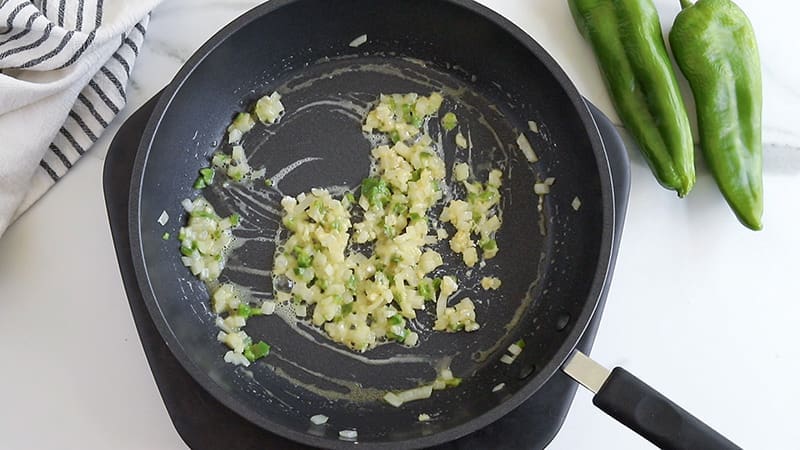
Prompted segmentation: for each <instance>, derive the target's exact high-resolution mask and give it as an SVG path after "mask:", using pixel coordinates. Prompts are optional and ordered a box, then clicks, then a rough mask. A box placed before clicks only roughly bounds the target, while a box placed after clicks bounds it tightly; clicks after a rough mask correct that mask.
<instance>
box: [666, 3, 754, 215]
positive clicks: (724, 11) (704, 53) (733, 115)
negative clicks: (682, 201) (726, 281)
mask: <svg viewBox="0 0 800 450" xmlns="http://www.w3.org/2000/svg"><path fill="white" fill-rule="evenodd" d="M681 5H682V6H683V10H682V11H681V12H680V13H679V14H678V17H677V18H676V19H675V24H674V25H673V27H672V31H671V32H670V35H669V41H670V45H671V46H672V52H673V53H674V54H675V60H676V61H677V63H678V66H679V67H680V68H681V71H683V74H684V75H685V76H686V79H687V80H689V84H690V85H691V87H692V92H693V93H694V98H695V103H697V122H698V126H699V128H700V145H701V147H702V150H703V156H704V157H705V159H706V162H707V163H708V167H709V169H710V170H711V173H712V174H713V175H714V179H715V180H716V181H717V185H718V186H719V189H720V191H722V194H723V195H724V196H725V199H726V200H727V201H728V204H729V205H730V206H731V208H732V209H733V211H734V212H735V213H736V216H737V217H738V218H739V221H740V222H742V223H743V224H744V225H745V226H747V227H748V228H751V229H753V230H760V229H761V227H762V224H761V215H762V213H763V210H764V200H763V197H764V194H763V182H762V156H761V152H762V149H761V107H762V106H761V105H762V100H761V63H760V61H759V55H758V46H757V45H756V37H755V33H754V32H753V27H752V25H751V24H750V21H749V20H748V19H747V16H746V15H745V14H744V12H743V11H742V10H741V9H739V7H738V6H736V5H735V4H734V3H733V2H731V1H730V0H699V1H698V2H697V3H695V4H694V5H692V2H691V1H689V0H681Z"/></svg>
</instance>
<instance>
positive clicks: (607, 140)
mask: <svg viewBox="0 0 800 450" xmlns="http://www.w3.org/2000/svg"><path fill="white" fill-rule="evenodd" d="M157 99H158V96H156V97H154V98H153V99H151V100H150V101H149V102H147V103H146V104H145V105H144V106H142V107H141V108H140V109H139V110H138V111H136V112H135V113H134V114H133V115H132V116H131V117H130V118H129V119H128V120H127V121H126V122H125V124H124V125H123V126H122V128H120V130H119V132H118V133H117V135H116V136H115V137H114V140H113V142H112V143H111V147H110V148H109V150H108V155H107V156H106V161H105V167H104V171H103V189H104V193H105V199H106V208H107V209H108V218H109V222H110V225H111V232H112V236H113V240H114V246H115V248H116V253H117V260H118V262H119V267H120V272H121V273H122V281H123V284H124V286H125V291H126V292H127V294H128V303H129V304H130V308H131V313H132V315H133V320H134V322H135V323H136V329H137V331H138V333H139V338H140V339H141V342H142V346H143V347H144V351H145V355H146V356H147V362H148V363H149V365H150V370H151V371H152V373H153V377H154V378H155V381H156V384H157V385H158V390H159V392H160V393H161V398H162V399H163V400H164V405H165V406H166V407H167V411H168V413H169V416H170V418H171V419H172V423H173V424H174V425H175V429H176V430H177V431H178V434H179V435H180V436H181V438H182V439H183V440H184V441H185V442H186V444H187V445H188V446H189V447H191V448H192V449H196V450H206V449H208V450H216V449H222V448H225V449H231V450H238V449H242V450H249V449H265V448H269V449H272V448H275V449H305V448H308V447H306V446H304V445H300V444H297V443H294V442H292V441H288V440H286V439H284V438H282V437H280V436H277V435H274V434H271V433H269V432H267V431H264V430H263V429H261V428H259V427H257V426H256V425H253V424H252V423H250V422H248V421H246V420H245V419H243V418H242V417H240V416H239V415H237V414H236V413H234V412H233V411H231V410H229V409H228V408H226V407H225V406H224V405H222V404H221V403H220V402H218V401H217V400H216V399H215V398H214V397H212V396H211V394H209V393H208V392H206V391H205V390H204V389H203V388H202V387H201V386H200V385H199V384H198V383H197V382H196V381H195V380H194V379H193V378H192V377H191V376H190V375H189V374H188V373H187V372H186V371H185V370H184V369H183V367H182V366H181V365H180V363H179V362H178V360H177V359H175V357H174V356H173V355H172V353H171V352H170V350H169V348H167V345H166V343H165V342H164V340H163V339H162V338H161V336H160V335H159V333H158V331H157V330H156V327H155V325H154V324H153V322H152V320H151V319H150V315H149V314H148V312H147V308H146V307H145V304H144V301H143V299H142V296H141V293H140V291H139V287H138V285H137V282H136V278H135V274H134V270H133V262H132V259H131V246H130V238H129V235H128V195H129V188H130V178H131V170H132V167H133V161H134V158H135V156H136V150H137V148H138V146H139V141H140V138H141V135H142V131H143V130H144V127H145V125H146V124H147V120H148V119H149V117H150V113H151V112H152V110H153V107H154V106H155V103H156V101H157ZM587 104H588V105H589V108H590V110H591V111H592V114H593V116H594V118H595V121H596V122H597V127H598V129H599V130H600V134H601V135H602V138H603V142H604V145H605V148H606V153H607V155H608V159H609V162H610V164H611V169H612V176H613V181H614V186H615V191H616V192H615V193H616V195H617V197H616V199H615V209H616V211H617V217H618V218H619V220H618V222H617V224H618V225H617V233H616V241H615V243H614V251H613V254H612V266H611V267H612V271H613V266H614V264H613V263H614V260H616V253H617V249H618V247H619V238H620V236H621V233H622V226H623V223H624V219H625V212H626V209H627V203H628V187H629V185H630V173H629V170H630V168H629V161H628V156H627V152H626V150H625V146H624V145H623V143H622V140H621V139H620V137H619V135H618V134H617V132H616V130H615V128H614V126H613V125H612V124H611V122H610V121H609V120H608V118H607V117H605V115H603V113H601V112H600V111H599V110H598V109H597V108H595V107H594V106H593V105H591V104H589V103H588V102H587ZM612 271H609V277H610V276H611V274H612ZM609 281H610V280H609ZM606 294H607V292H603V294H602V298H601V299H600V303H599V304H598V309H597V312H596V314H595V316H594V319H593V320H592V322H591V323H590V324H589V327H588V329H587V331H586V333H585V335H584V337H583V339H582V340H581V341H580V342H579V343H578V346H577V348H578V349H579V350H581V351H582V352H584V353H586V354H588V353H589V352H590V351H591V347H592V343H593V342H594V337H595V334H596V333H597V327H598V325H599V323H600V317H601V314H602V311H603V306H604V305H605V301H606ZM576 388H577V384H576V383H575V382H573V381H572V380H571V379H570V378H568V377H567V376H566V375H564V374H563V373H561V372H557V373H556V374H555V375H554V376H553V378H552V379H550V381H548V382H547V384H545V385H544V386H543V387H542V388H541V389H540V390H539V391H537V392H536V394H534V395H533V396H532V397H531V398H530V399H528V400H527V401H526V402H525V403H523V404H522V405H520V406H519V407H518V408H517V409H516V410H514V411H512V412H511V413H509V414H507V415H506V416H504V417H503V418H502V419H500V420H498V421H496V422H495V423H493V424H491V425H489V426H487V427H486V428H483V429H481V430H478V431H476V432H474V433H472V434H470V435H467V436H465V437H463V438H461V439H458V440H456V441H453V442H450V443H447V444H444V445H441V446H438V447H436V448H437V449H442V450H450V449H487V448H503V449H540V448H544V447H545V446H546V445H547V444H548V443H550V441H552V439H553V438H554V437H555V435H556V433H558V430H559V429H560V428H561V425H562V423H563V422H564V419H565V418H566V415H567V411H568V410H569V407H570V405H571V404H572V398H573V397H574V395H575V390H576ZM221 430H224V432H221Z"/></svg>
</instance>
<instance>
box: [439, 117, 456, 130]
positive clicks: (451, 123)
mask: <svg viewBox="0 0 800 450" xmlns="http://www.w3.org/2000/svg"><path fill="white" fill-rule="evenodd" d="M456 125H458V117H456V115H455V114H453V113H452V112H449V113H447V114H445V115H444V117H442V127H443V128H444V129H445V130H447V131H452V130H453V128H455V127H456Z"/></svg>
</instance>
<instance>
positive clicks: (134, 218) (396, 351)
mask: <svg viewBox="0 0 800 450" xmlns="http://www.w3.org/2000/svg"><path fill="white" fill-rule="evenodd" d="M362 34H366V35H367V37H368V40H367V42H366V43H365V44H363V45H362V46H359V47H352V46H350V45H349V44H350V42H351V41H352V40H353V39H354V38H356V37H358V36H360V35H362ZM276 89H277V90H278V91H279V92H281V93H282V94H283V95H284V104H285V105H286V108H287V115H286V116H284V117H283V119H282V120H281V122H280V124H279V125H277V126H273V127H269V128H266V127H263V126H259V127H257V128H256V129H255V130H254V131H253V132H251V133H250V134H249V135H248V137H247V138H246V140H245V142H244V145H245V148H246V149H247V152H248V156H249V157H250V161H251V164H253V165H254V166H256V167H262V166H263V167H266V168H267V171H268V175H270V176H272V175H275V174H276V173H280V174H281V175H285V176H282V177H279V178H280V179H281V181H280V182H279V183H277V185H276V186H274V187H272V188H267V187H266V186H264V185H260V184H259V185H253V186H239V185H235V184H234V185H230V186H224V185H222V184H221V183H215V185H214V186H213V187H212V188H209V189H206V190H204V191H203V192H202V194H203V195H205V196H206V197H207V198H208V199H209V200H210V201H212V203H213V204H215V206H216V208H217V210H218V211H219V212H220V213H222V214H229V213H232V212H238V213H240V214H241V215H242V217H243V225H242V227H241V228H240V229H239V230H237V232H236V234H237V236H238V237H239V242H240V243H243V245H242V246H241V247H239V248H237V249H236V250H234V252H233V254H232V256H231V260H230V262H229V266H228V269H227V271H226V272H225V273H224V275H223V279H224V280H230V281H233V282H236V283H238V284H240V285H242V286H245V287H246V288H248V289H249V290H250V292H252V294H253V295H254V296H255V297H256V298H257V299H260V298H269V297H271V295H272V289H271V282H270V278H269V275H268V273H267V272H266V271H268V270H269V268H270V266H271V257H272V254H273V252H274V244H273V243H272V242H270V239H269V238H272V237H273V236H274V235H275V233H276V231H277V225H276V223H277V222H278V221H279V209H278V208H277V205H278V202H279V200H280V198H281V196H282V195H284V194H289V195H296V194H297V193H299V192H302V191H307V190H309V189H310V188H311V187H326V186H342V185H345V186H357V185H358V183H359V182H360V180H361V179H362V178H363V177H365V176H367V174H368V159H367V154H368V151H369V148H370V144H369V143H368V142H367V141H366V140H365V139H364V137H363V135H362V134H361V133H360V131H359V129H358V120H359V119H358V118H359V112H363V111H364V110H365V108H368V107H369V105H370V102H374V100H375V99H376V98H377V96H378V94H379V93H382V92H384V93H385V92H421V93H428V92H430V91H434V90H436V91H442V92H444V93H445V96H446V101H445V104H444V106H443V111H446V110H452V109H455V111H456V112H457V113H458V115H459V118H460V120H461V123H462V124H465V125H464V128H463V130H462V131H463V132H464V133H465V134H466V133H467V132H469V135H470V137H471V139H472V143H473V148H474V150H473V151H472V152H471V155H467V154H466V153H465V152H463V151H458V150H457V149H456V148H455V146H454V144H453V142H452V133H450V134H444V135H443V138H442V142H443V147H444V151H445V155H446V160H447V163H448V166H451V165H452V163H453V162H454V161H455V160H456V159H459V160H465V159H468V156H469V159H470V160H471V162H472V165H473V169H474V170H475V171H476V173H477V176H478V177H479V178H480V177H483V178H485V176H486V172H487V171H488V168H489V167H501V168H502V169H503V171H504V175H505V178H506V180H507V182H506V184H505V186H504V188H503V196H504V201H503V210H504V216H503V218H504V226H503V229H502V231H501V232H500V233H499V234H498V244H499V246H500V248H501V252H500V254H499V256H498V257H497V258H495V259H493V260H491V261H490V262H489V264H488V265H487V266H486V267H485V268H483V269H481V270H476V271H474V272H473V273H471V274H468V273H464V272H463V271H461V272H459V273H458V276H459V280H460V284H461V285H462V286H464V287H465V290H464V291H463V292H462V293H461V294H460V295H461V296H466V295H469V296H470V297H471V298H473V299H476V300H477V307H476V309H477V313H478V317H479V322H480V324H481V327H482V328H481V330H479V331H478V332H475V333H469V334H467V333H459V334H446V335H445V334H439V333H435V334H434V333H429V332H428V333H423V334H424V336H425V339H423V340H422V342H421V343H420V345H419V346H418V347H417V348H414V349H406V348H404V347H401V346H398V345H384V346H381V347H378V348H377V349H375V350H372V351H370V352H368V353H366V354H364V355H362V356H363V358H362V359H356V358H354V357H353V355H352V354H351V353H349V352H347V351H342V349H341V348H337V347H336V346H333V345H331V344H330V343H329V342H328V341H327V340H326V339H325V338H324V337H323V336H321V335H319V334H317V333H315V332H314V331H313V330H311V329H310V328H308V327H301V329H302V331H303V334H304V335H305V336H303V335H301V333H298V332H297V331H295V330H294V329H292V328H290V327H288V326H287V325H286V323H285V322H283V321H282V320H280V319H279V318H277V317H275V316H271V317H265V318H260V319H258V320H253V321H252V322H251V324H250V325H249V326H248V331H249V333H250V334H251V335H252V336H253V337H254V338H255V339H263V340H265V341H268V342H269V343H270V344H272V346H273V352H272V354H271V355H270V356H269V357H267V358H265V359H264V360H262V361H261V362H259V363H257V364H254V365H252V366H251V367H250V368H248V369H247V370H244V369H242V368H235V367H234V366H231V365H229V364H226V363H224V362H223V361H222V354H223V353H224V348H222V347H221V346H220V345H219V344H218V343H216V342H215V338H214V337H215V335H216V332H217V330H216V328H215V326H214V321H213V317H212V315H211V314H210V313H209V312H208V292H207V290H206V289H205V287H204V286H203V285H202V284H201V283H200V282H198V281H197V280H195V279H194V278H193V277H192V276H191V274H190V273H189V272H188V271H187V270H186V269H184V268H183V267H182V266H181V263H180V260H179V252H178V249H177V244H176V243H175V242H174V241H164V240H162V238H161V236H162V233H163V232H164V228H163V227H162V226H161V225H159V224H158V217H159V216H160V215H161V213H162V211H167V212H168V213H169V215H170V216H171V217H172V220H171V221H170V223H169V224H168V226H167V229H168V230H171V231H172V232H173V235H175V234H177V233H176V231H177V228H178V227H179V226H180V224H181V221H183V220H184V219H185V218H184V217H183V216H182V215H181V210H180V206H179V205H180V202H181V200H183V199H184V198H193V197H195V196H196V195H198V194H199V192H197V191H194V190H193V189H192V188H191V185H192V182H193V180H194V178H195V177H196V174H197V171H198V169H200V168H201V167H204V166H206V165H208V157H209V155H210V154H211V153H212V152H213V151H215V150H217V149H220V148H221V149H223V150H225V151H229V148H228V147H227V146H225V145H220V144H219V142H220V141H221V140H222V138H223V136H224V133H225V128H226V126H227V124H228V123H229V122H230V120H231V118H232V117H233V115H234V114H235V113H236V112H237V111H241V110H244V109H247V108H248V107H250V106H251V105H252V103H253V101H254V100H255V99H257V98H258V97H260V96H261V95H263V94H265V93H269V92H272V91H273V90H276ZM531 120H532V121H535V122H536V123H537V124H539V132H538V133H534V132H532V131H530V130H529V126H528V121H531ZM430 126H431V131H432V132H433V133H434V135H440V134H441V130H439V129H438V124H437V121H435V120H432V121H431V125H430ZM467 127H468V128H467ZM522 132H524V133H525V134H526V135H527V137H528V139H529V140H530V141H531V143H532V144H533V147H534V148H535V149H536V150H537V153H538V156H539V157H540V161H539V162H537V163H535V164H530V163H528V162H527V160H526V159H525V158H524V157H523V156H522V154H521V153H520V152H519V150H518V149H517V148H516V145H515V144H514V142H515V140H516V137H517V136H518V134H519V133H522ZM296 161H303V162H304V164H302V165H299V166H298V165H296V164H294V165H293V164H292V163H294V162H296ZM287 167H294V169H293V170H288V169H285V168H287ZM281 169H285V170H281ZM546 177H554V178H555V179H556V184H555V185H554V187H553V190H552V193H551V194H550V195H548V196H546V198H545V199H544V202H543V205H542V206H543V208H542V212H541V213H540V212H539V211H538V210H537V198H536V197H535V196H534V195H532V193H531V190H532V185H533V184H534V183H535V182H536V181H538V180H542V179H544V178H546ZM613 196H614V192H613V187H612V184H611V181H610V175H609V167H608V161H607V160H606V155H605V154H604V152H603V147H602V143H601V141H600V137H599V135H598V132H597V129H596V127H595V125H594V122H593V121H592V118H591V116H590V114H589V112H588V110H587V107H586V105H585V103H584V102H583V100H582V99H581V97H580V96H579V94H578V92H577V91H576V90H575V88H574V86H573V85H572V84H571V83H570V82H569V80H568V79H567V77H566V75H565V74H564V73H563V72H562V71H561V69H560V68H559V67H558V66H557V64H556V63H555V62H554V61H553V60H552V59H551V58H550V57H549V56H548V55H547V53H546V52H545V51H544V50H543V49H542V48H541V47H539V46H538V45H537V44H536V43H535V42H534V41H533V40H532V39H531V38H530V37H529V36H527V35H526V34H525V33H524V32H522V31H521V30H519V29H518V28H517V27H515V26H514V25H512V24H511V23H510V22H508V21H507V20H505V19H503V18H502V17H500V16H498V15H497V14H495V13H493V12H491V11H489V10H488V9H486V8H484V7H482V6H480V5H478V4H476V3H474V2H471V1H464V0H438V1H433V0H407V1H403V2H396V1H386V0H340V1H336V2H333V1H330V0H272V1H270V2H268V3H266V4H264V5H262V6H259V7H257V8H255V9H253V10H252V11H250V12H248V13H247V14H245V15H243V16H242V17H240V18H239V19H237V20H236V21H234V22H233V23H232V24H230V25H229V26H227V27H226V28H225V29H223V30H222V31H221V32H219V33H218V34H217V35H216V36H214V37H213V38H212V39H211V40H210V41H209V42H208V43H207V44H206V45H205V46H203V47H202V48H201V49H200V50H199V51H198V52H197V53H196V54H195V55H194V56H193V57H192V58H191V59H190V60H189V61H188V62H187V64H186V65H185V66H184V68H183V69H181V71H180V72H179V73H178V75H177V76H176V77H175V79H174V81H173V82H172V83H171V84H170V85H169V86H168V87H167V88H166V89H165V91H164V94H163V95H162V96H161V99H160V100H159V102H158V104H157V105H156V107H155V110H154V112H153V115H152V116H151V119H150V121H149V123H148V126H147V128H146V130H145V133H144V136H143V138H142V143H141V145H140V147H139V151H138V154H137V158H136V162H135V165H134V170H133V176H132V181H131V199H130V200H131V201H130V213H129V223H130V236H131V245H132V255H133V261H134V267H135V269H136V274H137V279H138V281H139V285H140V288H141V290H142V294H143V297H144V300H145V303H146V305H147V307H148V310H149V311H150V314H151V316H152V318H153V320H154V322H155V324H156V326H157V328H158V330H159V332H160V333H161V335H162V336H163V338H164V340H165V341H166V343H167V345H168V346H169V348H170V349H171V350H172V352H173V353H174V354H175V356H176V358H177V359H178V360H179V361H180V363H181V364H182V365H183V366H184V367H185V368H186V370H187V371H188V372H189V373H190V374H191V375H192V376H193V377H194V378H195V379H196V380H197V381H198V382H199V383H200V384H201V385H202V386H203V387H204V388H205V389H207V390H208V391H209V392H210V393H211V394H212V395H213V396H214V397H216V398H217V399H218V400H220V402H222V403H223V404H224V405H226V406H227V407H229V408H230V409H232V410H233V411H235V412H237V413H238V414H240V415H242V416H243V417H244V418H246V419H247V420H249V421H251V422H253V423H255V424H256V425H258V426H261V427H262V428H264V429H266V430H268V431H271V432H273V433H276V434H279V435H281V436H284V437H287V438H290V439H293V440H295V441H298V442H302V443H305V444H309V445H315V446H320V447H333V448H344V447H349V446H351V445H353V442H350V441H346V440H342V439H341V437H340V434H339V432H340V431H341V430H357V433H358V435H357V436H358V437H357V438H356V439H354V440H355V441H357V442H358V443H359V445H366V446H368V447H371V448H398V447H403V448H405V447H425V446H431V445H435V444H438V443H442V442H446V441H449V440H452V439H455V438H457V437H460V436H463V435H465V434H467V433H469V432H471V431H474V430H477V429H480V428H482V427H484V426H485V425H487V424H489V423H491V422H493V421H494V420H496V419H498V418H500V417H501V416H503V415H504V414H506V413H507V412H509V411H511V410H512V409H514V408H515V407H516V406H518V405H520V404H521V403H522V402H523V401H524V400H525V399H527V398H528V397H529V396H530V395H532V394H533V393H534V392H536V391H537V390H538V389H539V388H540V387H541V386H542V385H543V384H544V383H545V382H546V381H547V380H548V379H549V378H550V377H551V376H552V375H553V374H554V373H555V372H556V371H558V370H561V369H562V366H563V365H565V363H566V366H565V371H566V372H567V373H569V374H570V375H571V376H574V377H576V378H579V379H580V381H581V383H583V384H586V385H588V386H589V387H593V388H594V389H595V390H598V389H600V387H602V389H600V393H599V394H598V395H597V396H596V397H595V403H596V404H598V406H600V407H601V408H603V409H604V410H606V411H607V412H609V413H610V414H612V415H613V416H615V417H616V418H618V419H619V420H621V421H622V422H623V423H625V424H626V425H628V426H630V427H631V428H634V429H635V430H636V431H637V432H639V433H641V434H642V435H644V436H645V437H647V438H648V439H650V440H651V441H653V442H654V443H656V444H658V445H661V446H665V447H677V448H730V447H735V446H734V445H733V444H732V443H730V442H729V441H727V440H726V439H725V438H723V437H722V436H720V435H718V434H716V433H715V432H714V431H713V430H711V429H710V428H708V427H707V426H705V425H704V424H702V423H701V422H699V421H698V420H697V419H695V418H694V417H692V416H691V415H689V414H688V413H686V412H685V411H683V410H681V409H680V408H678V407H677V406H676V405H674V404H672V403H671V402H669V401H668V400H667V399H665V398H663V397H661V396H660V395H659V394H658V393H656V392H655V391H653V390H652V389H650V388H649V387H647V386H646V385H644V384H642V383H641V382H639V381H638V380H637V379H635V378H632V377H631V376H630V375H629V374H628V373H627V372H625V371H623V370H622V369H619V368H618V369H615V370H614V372H613V373H612V374H611V375H610V377H609V376H608V374H607V373H604V372H603V370H602V369H598V367H599V366H593V365H592V363H591V361H590V360H586V359H584V358H583V357H582V355H581V354H579V353H575V352H574V348H575V345H576V343H577V342H578V340H579V339H580V337H581V335H582V334H583V332H584V330H585V328H586V326H587V324H588V322H589V320H590V319H591V317H592V315H593V313H594V310H595V307H596V305H597V301H598V298H599V294H600V292H601V290H602V289H603V287H604V285H605V283H606V278H607V274H608V273H609V264H610V256H611V244H612V241H613V239H614V224H615V220H616V219H615V217H614V210H613ZM576 198H578V199H580V207H579V208H578V209H577V210H576V208H574V207H573V202H574V200H575V199H576ZM443 251H444V252H445V253H446V250H443ZM445 260H446V261H449V263H450V267H455V266H456V265H457V264H455V262H456V259H455V258H454V257H453V256H452V255H447V256H446V257H445ZM493 274H496V275H499V276H500V277H501V278H502V279H503V286H502V288H501V289H500V290H499V291H496V292H489V293H487V292H485V291H483V290H481V289H480V288H478V287H476V286H477V282H478V281H479V280H480V278H481V277H482V276H483V275H493ZM526 298H527V299H529V300H530V301H526V300H525V299H526ZM423 316H424V315H423ZM430 319H431V318H430V317H429V316H428V317H422V318H421V319H420V321H419V324H418V326H419V327H421V328H423V329H424V328H426V327H428V328H429V327H430V323H431V320H430ZM520 338H522V339H525V341H526V343H527V346H526V349H525V351H524V352H523V353H522V354H521V355H520V357H519V358H517V360H516V361H515V362H514V363H513V364H510V365H506V364H502V363H500V362H499V359H500V358H501V356H502V355H503V354H504V353H505V349H506V347H507V346H508V345H509V344H511V343H512V342H515V341H517V340H518V339H520ZM398 355H399V356H398ZM390 358H394V359H390ZM444 358H448V359H449V358H452V361H451V363H450V367H451V368H452V369H453V371H454V373H455V374H456V375H457V376H461V377H463V378H464V379H465V381H464V383H462V384H461V385H460V386H459V387H457V388H454V389H449V390H445V391H438V392H436V393H435V394H434V395H433V397H432V398H430V399H427V400H422V401H418V402H413V403H409V404H406V405H404V406H403V407H402V408H393V407H391V406H389V405H388V404H386V403H383V402H381V401H376V400H374V397H375V395H376V394H375V393H376V392H381V391H385V390H401V389H407V388H411V387H414V386H416V385H417V384H419V383H421V382H425V381H430V380H432V379H433V378H434V377H435V370H434V368H433V366H434V365H435V362H437V361H442V360H443V359H444ZM586 374H588V378H586V377H585V375H586ZM500 383H504V387H503V389H501V390H498V391H496V392H493V387H495V386H497V385H499V384H500ZM421 413H426V414H429V415H431V416H432V418H433V420H431V421H428V422H424V423H423V422H419V421H418V420H417V416H418V415H419V414H421ZM316 414H324V415H326V416H328V417H330V420H329V422H328V423H327V424H326V425H324V426H313V425H312V424H311V423H310V422H309V417H311V416H313V415H316ZM220 432H222V433H224V430H220Z"/></svg>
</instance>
